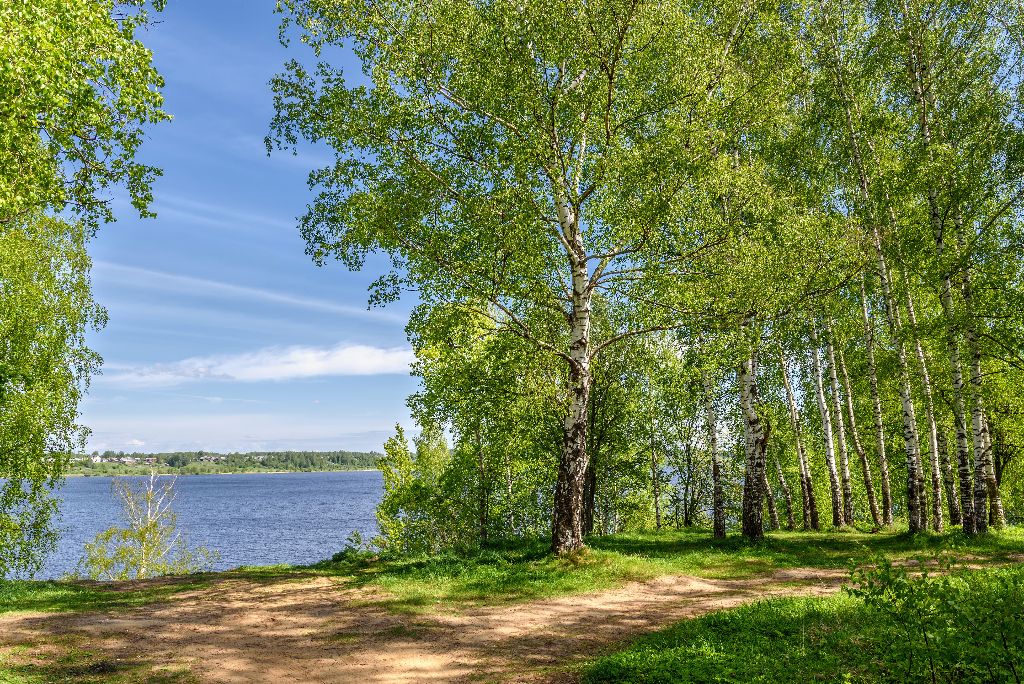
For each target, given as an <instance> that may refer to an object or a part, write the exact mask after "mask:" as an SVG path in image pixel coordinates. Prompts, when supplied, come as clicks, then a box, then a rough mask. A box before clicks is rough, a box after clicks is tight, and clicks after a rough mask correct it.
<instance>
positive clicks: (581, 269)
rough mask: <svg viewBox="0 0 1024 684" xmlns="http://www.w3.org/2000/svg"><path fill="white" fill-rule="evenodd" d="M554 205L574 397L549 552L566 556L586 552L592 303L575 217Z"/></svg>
mask: <svg viewBox="0 0 1024 684" xmlns="http://www.w3.org/2000/svg"><path fill="white" fill-rule="evenodd" d="M555 206H556V208H557V210H558V219H559V223H560V225H561V228H562V234H563V236H564V237H565V240H566V243H567V244H568V247H569V249H568V250H567V256H568V258H569V263H570V266H571V269H572V270H571V272H572V310H571V312H570V316H569V327H570V341H569V360H570V361H569V383H570V385H569V386H570V392H571V393H572V396H571V398H570V401H569V410H568V413H567V415H566V416H565V418H564V419H563V423H562V435H563V436H562V454H561V458H560V459H559V464H558V479H557V481H556V482H555V492H554V502H553V504H554V511H553V516H552V518H553V519H552V525H551V550H552V552H553V553H555V554H565V553H572V552H574V551H578V550H579V549H582V548H583V511H582V509H583V486H584V479H585V477H586V472H587V465H588V461H589V459H588V454H587V409H588V404H589V402H590V387H591V377H590V366H591V351H590V325H591V299H592V296H593V293H592V291H591V289H590V279H589V273H588V271H587V260H586V252H585V251H584V248H583V236H582V234H581V233H580V227H579V223H578V220H577V216H576V215H575V212H574V211H573V210H572V208H571V207H570V206H569V204H568V203H567V202H566V201H565V199H564V196H563V194H562V193H561V191H560V190H559V189H558V188H555Z"/></svg>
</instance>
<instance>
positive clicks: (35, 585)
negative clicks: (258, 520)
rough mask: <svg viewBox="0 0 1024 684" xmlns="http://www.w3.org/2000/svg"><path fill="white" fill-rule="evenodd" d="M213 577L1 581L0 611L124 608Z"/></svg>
mask: <svg viewBox="0 0 1024 684" xmlns="http://www.w3.org/2000/svg"><path fill="white" fill-rule="evenodd" d="M214 576H215V573H201V574H196V575H191V576H189V577H183V578H174V579H173V580H167V581H160V580H155V581H154V580H146V581H142V582H121V583H117V584H113V583H111V584H107V583H99V582H71V581H44V582H24V581H4V580H0V614H3V613H25V612H27V613H54V612H66V611H85V610H89V611H110V610H123V609H127V608H134V607H137V606H143V605H147V604H150V603H159V602H162V601H166V600H168V599H169V598H170V597H171V596H173V595H174V594H177V593H180V592H182V591H193V590H196V589H202V588H205V587H207V586H209V585H210V579H211V577H214Z"/></svg>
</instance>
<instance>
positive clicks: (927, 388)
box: [904, 272, 944, 532]
mask: <svg viewBox="0 0 1024 684" xmlns="http://www.w3.org/2000/svg"><path fill="white" fill-rule="evenodd" d="M904 277H905V278H907V275H906V272H904ZM907 287H908V291H907V316H909V318H910V329H911V330H913V331H914V347H915V350H916V351H917V363H918V365H919V366H920V367H921V388H922V390H923V393H924V410H925V415H926V417H927V419H928V452H929V456H930V463H931V471H932V529H934V530H935V531H936V532H942V530H943V529H944V526H943V522H942V480H941V474H940V466H939V435H938V433H939V431H938V428H937V426H936V424H935V402H934V401H933V400H932V381H931V378H930V377H929V375H928V363H927V360H926V359H925V355H924V348H923V347H922V346H921V338H920V337H919V336H918V334H917V314H916V313H915V312H914V298H913V297H911V295H910V291H909V287H910V279H909V278H907Z"/></svg>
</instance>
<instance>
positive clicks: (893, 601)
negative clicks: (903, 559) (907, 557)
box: [848, 554, 1024, 684]
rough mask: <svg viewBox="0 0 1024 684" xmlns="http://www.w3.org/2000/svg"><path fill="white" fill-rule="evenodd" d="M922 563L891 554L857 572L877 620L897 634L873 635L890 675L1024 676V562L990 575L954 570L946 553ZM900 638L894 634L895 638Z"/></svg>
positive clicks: (859, 590) (855, 592)
mask: <svg viewBox="0 0 1024 684" xmlns="http://www.w3.org/2000/svg"><path fill="white" fill-rule="evenodd" d="M916 561H917V567H908V566H909V562H908V563H907V564H900V565H894V564H893V563H892V561H890V560H888V559H886V558H878V559H877V563H876V564H875V565H873V566H868V567H864V568H860V569H855V570H852V571H851V577H852V579H853V580H854V582H856V583H857V585H858V586H856V587H854V588H852V589H849V590H848V591H849V593H850V594H851V595H852V596H856V597H858V598H861V599H863V601H864V603H865V604H866V605H867V607H868V609H869V610H870V611H871V613H872V614H873V615H874V616H876V619H879V618H880V619H881V620H882V621H884V622H886V623H887V624H890V625H894V626H896V627H897V628H898V630H899V631H898V635H896V634H892V633H891V632H890V634H889V635H887V637H886V636H882V635H878V634H875V635H872V637H871V641H872V645H873V646H874V648H875V649H877V651H878V652H879V653H880V654H882V659H883V660H884V661H885V663H886V664H887V666H888V670H889V677H888V679H889V680H891V681H901V682H913V681H931V682H939V681H941V682H950V683H952V682H1017V683H1018V684H1019V682H1021V680H1022V678H1024V567H1021V566H1016V567H1013V566H1008V567H1007V568H1006V569H1005V570H1002V571H1000V572H994V573H990V574H980V573H972V572H965V571H959V572H954V561H953V559H952V558H951V557H950V556H948V555H946V554H939V555H937V557H936V558H935V559H934V561H933V562H934V564H935V565H936V567H935V570H938V571H939V572H940V573H942V574H938V575H935V574H933V573H932V571H931V569H930V568H929V567H928V566H927V565H926V563H927V562H928V559H927V557H926V556H918V557H917V558H916ZM894 637H895V638H894Z"/></svg>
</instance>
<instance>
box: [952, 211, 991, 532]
mask: <svg viewBox="0 0 1024 684" xmlns="http://www.w3.org/2000/svg"><path fill="white" fill-rule="evenodd" d="M957 224H958V225H957V238H958V239H959V241H960V243H961V247H963V243H964V237H963V229H962V228H963V227H962V225H960V222H959V221H957ZM962 278H963V282H962V289H963V298H964V311H965V313H966V314H967V329H966V330H965V335H964V337H965V338H966V339H967V349H968V351H969V352H970V355H971V360H970V369H971V428H972V432H973V436H974V532H975V533H976V534H984V533H986V532H988V506H987V499H988V482H987V481H986V473H985V436H984V426H983V421H984V406H983V404H982V398H981V345H980V344H979V343H978V329H977V324H976V323H975V320H974V316H973V315H972V314H973V305H974V292H973V289H972V285H971V272H970V270H968V269H967V268H964V270H963V273H962Z"/></svg>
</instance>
